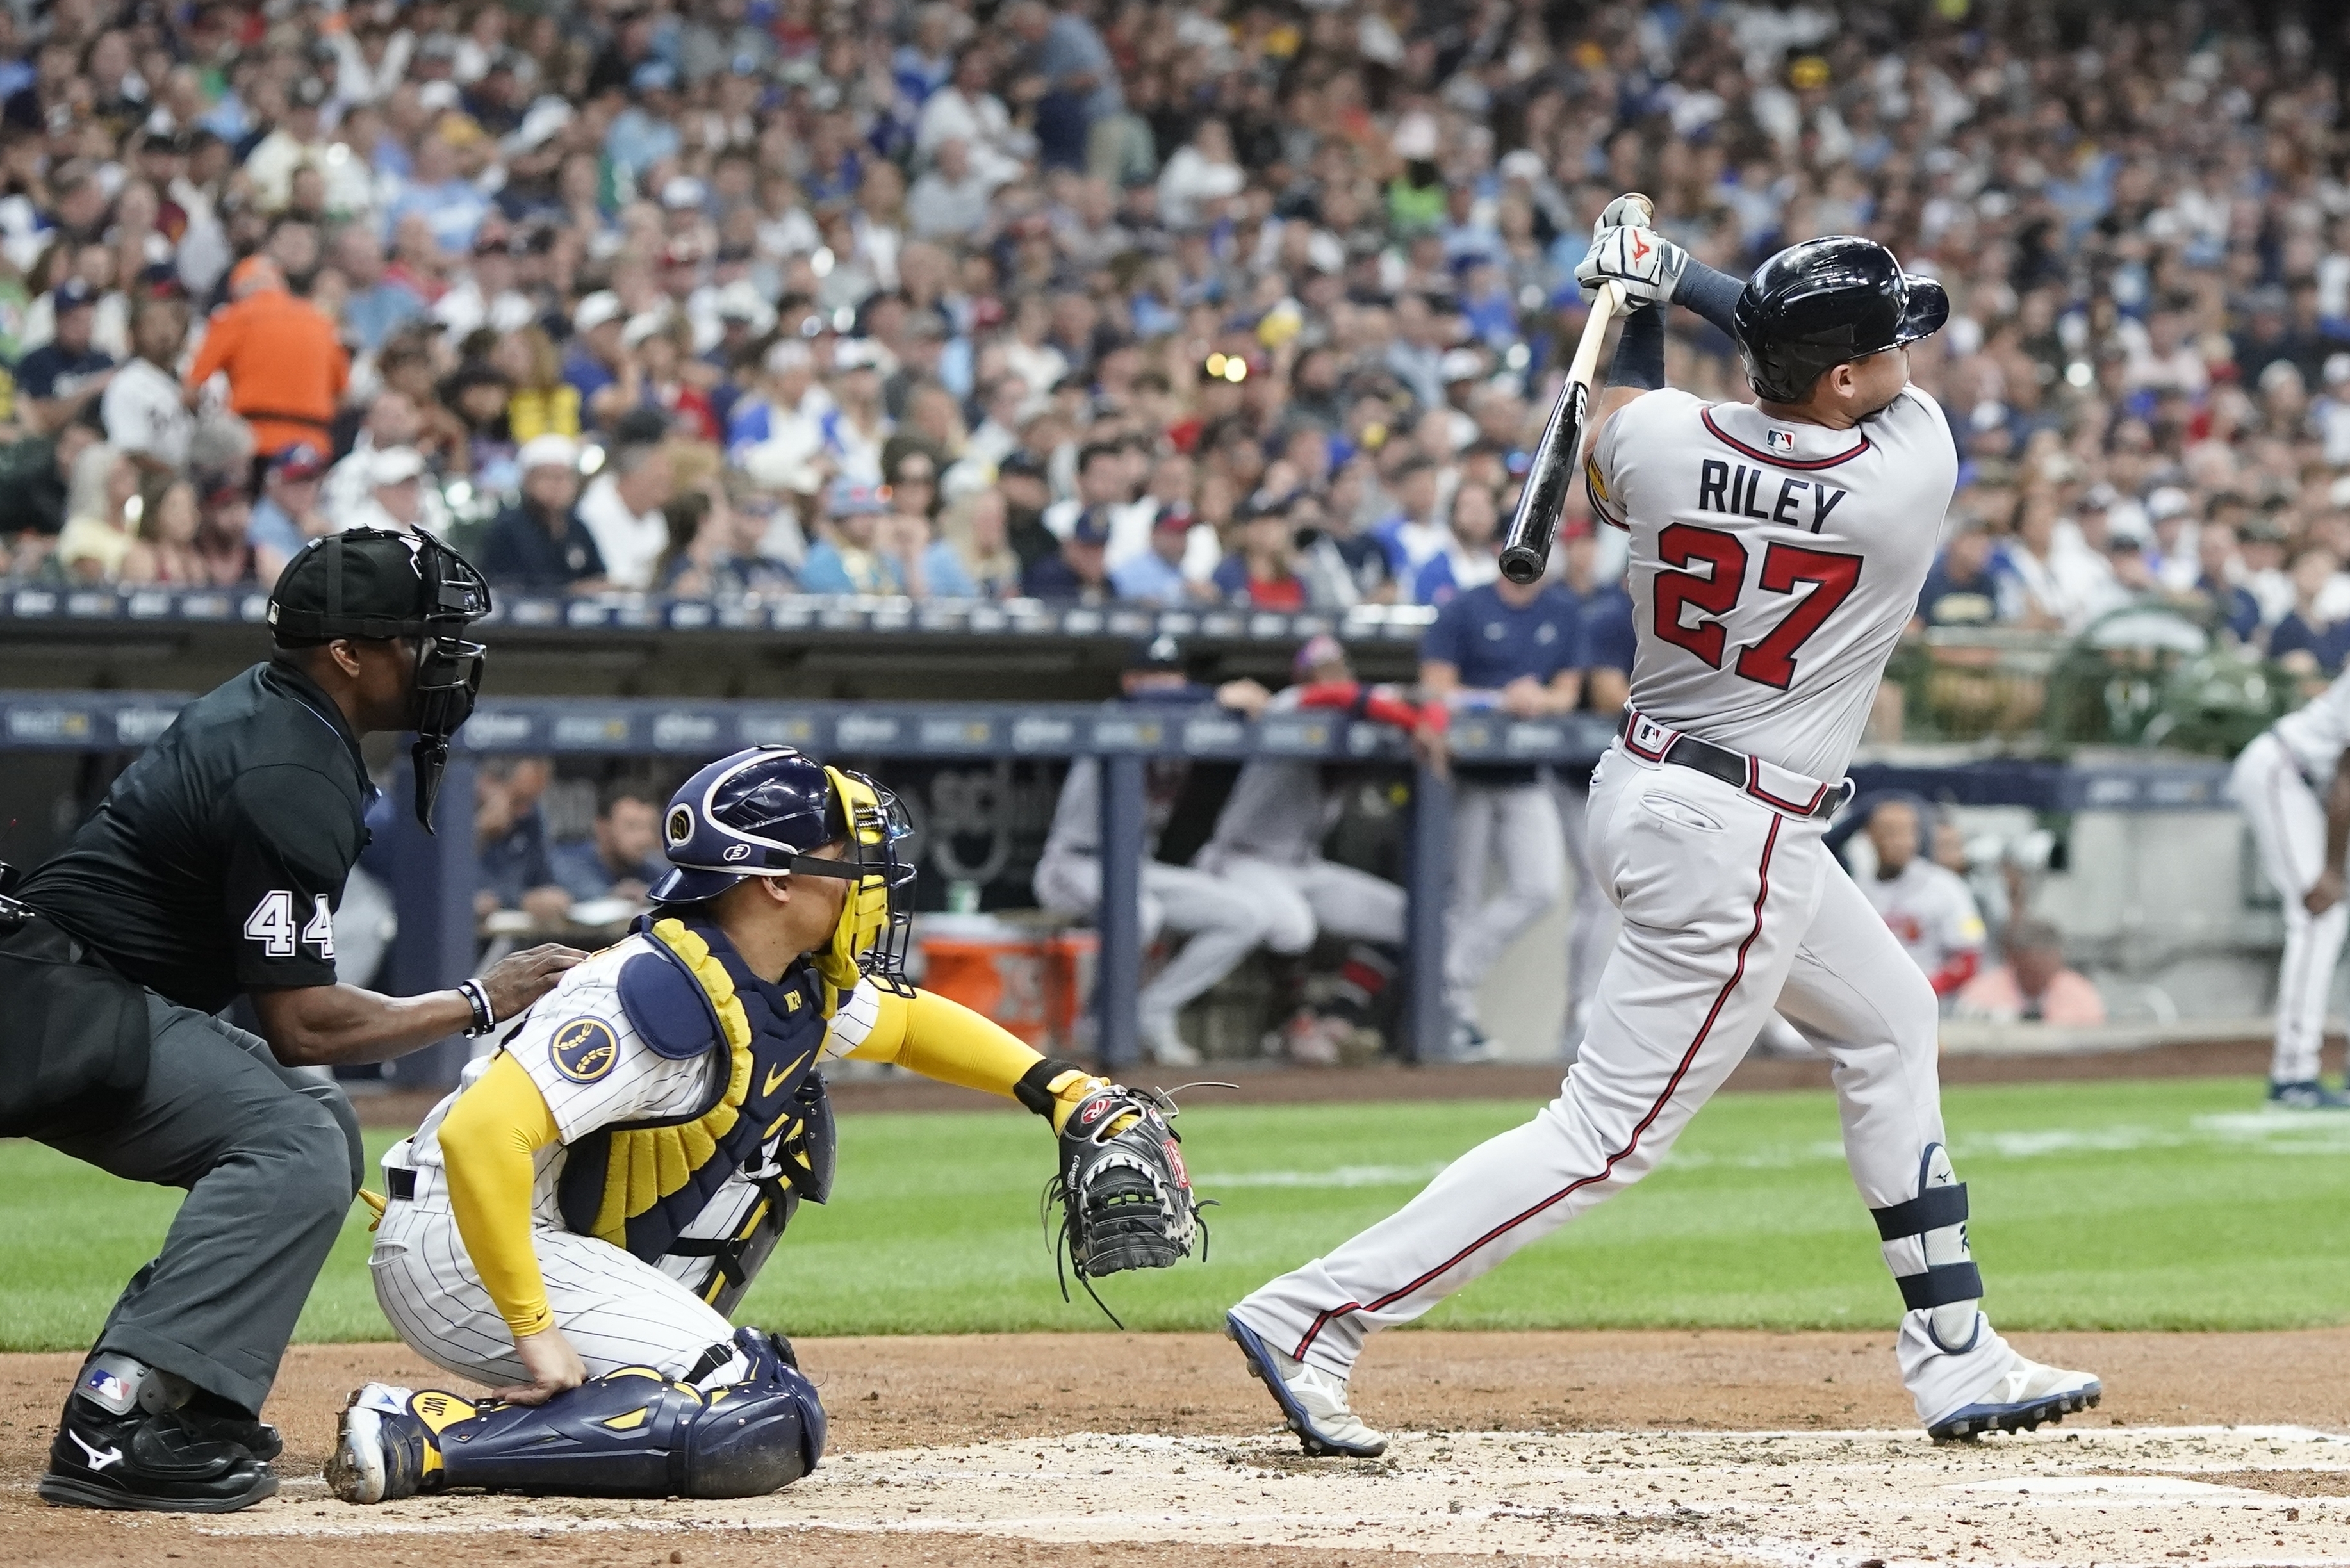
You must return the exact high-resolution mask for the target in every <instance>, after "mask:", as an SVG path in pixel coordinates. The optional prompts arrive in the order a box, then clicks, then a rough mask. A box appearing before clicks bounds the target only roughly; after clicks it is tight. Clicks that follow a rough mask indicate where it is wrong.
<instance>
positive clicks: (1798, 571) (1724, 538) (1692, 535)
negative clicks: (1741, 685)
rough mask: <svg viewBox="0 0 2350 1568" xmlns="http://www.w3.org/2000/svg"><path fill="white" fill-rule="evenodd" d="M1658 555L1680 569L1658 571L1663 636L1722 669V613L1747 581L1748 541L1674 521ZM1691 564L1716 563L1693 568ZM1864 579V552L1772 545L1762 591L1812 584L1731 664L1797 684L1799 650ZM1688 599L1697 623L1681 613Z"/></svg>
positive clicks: (1783, 685) (1783, 684)
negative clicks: (1703, 571) (1699, 569)
mask: <svg viewBox="0 0 2350 1568" xmlns="http://www.w3.org/2000/svg"><path fill="white" fill-rule="evenodd" d="M1657 556H1658V558H1659V560H1661V561H1662V562H1664V564H1665V565H1666V566H1677V567H1680V568H1682V569H1681V570H1679V571H1668V572H1659V573H1658V574H1657V582H1656V631H1657V635H1658V636H1659V637H1661V638H1663V639H1665V640H1666V641H1667V642H1669V643H1673V644H1675V645H1677V646H1679V647H1681V648H1686V649H1689V650H1690V652H1691V653H1694V654H1696V655H1697V656H1698V657H1699V658H1700V659H1704V660H1705V661H1706V663H1707V664H1708V665H1709V666H1711V668H1713V669H1715V670H1719V669H1721V658H1722V652H1723V648H1722V644H1723V642H1724V640H1725V634H1724V632H1723V631H1722V627H1721V619H1720V618H1721V617H1722V616H1726V615H1728V614H1729V613H1730V612H1731V609H1732V608H1734V607H1736V606H1737V603H1738V596H1739V594H1740V592H1741V591H1742V589H1743V588H1744V587H1745V586H1746V546H1745V545H1742V544H1740V543H1739V542H1738V538H1737V535H1732V534H1725V533H1723V532H1722V531H1721V529H1719V528H1699V527H1696V526H1694V525H1692V524H1687V523H1676V524H1672V525H1671V526H1670V527H1669V528H1667V529H1666V530H1665V531H1664V532H1663V533H1661V534H1659V535H1657ZM1690 566H1708V567H1711V572H1710V573H1706V574H1700V573H1698V572H1693V571H1690V570H1688V568H1689V567H1690ZM1859 581H1860V557H1859V556H1846V555H1843V554H1840V553H1838V552H1836V551H1834V550H1807V549H1804V547H1803V546H1802V545H1772V546H1771V547H1770V548H1769V549H1768V550H1766V551H1764V552H1763V578H1762V584H1761V586H1762V587H1763V591H1764V592H1766V593H1773V594H1792V593H1794V592H1795V591H1796V589H1797V588H1799V587H1803V586H1804V585H1806V584H1808V585H1810V587H1811V590H1812V591H1811V592H1810V593H1807V594H1805V595H1804V597H1802V598H1800V599H1797V600H1796V601H1795V602H1794V605H1793V606H1792V607H1790V608H1789V609H1788V611H1787V614H1786V616H1785V618H1783V619H1782V620H1781V621H1780V622H1779V624H1778V625H1777V626H1775V627H1773V628H1771V633H1770V635H1769V636H1767V637H1765V638H1763V639H1762V640H1761V641H1760V642H1757V643H1755V644H1754V646H1753V647H1752V648H1748V649H1741V650H1740V652H1739V655H1738V662H1737V663H1736V664H1735V665H1733V666H1732V667H1731V668H1733V669H1734V670H1736V671H1737V672H1738V673H1739V674H1740V675H1742V676H1744V677H1745V678H1746V679H1747V680H1755V681H1760V682H1761V683H1762V684H1763V685H1765V686H1774V687H1776V688H1778V689H1779V690H1780V691H1785V690H1786V689H1787V688H1788V687H1789V686H1791V685H1793V684H1794V680H1795V650H1796V649H1800V648H1802V647H1803V646H1804V643H1805V642H1807V641H1809V640H1810V639H1811V636H1812V634H1813V633H1814V632H1815V631H1817V630H1819V629H1820V628H1821V627H1822V626H1823V625H1825V623H1826V621H1827V618H1828V617H1830V616H1832V615H1834V614H1835V607H1836V606H1838V605H1840V604H1842V603H1844V601H1845V600H1846V598H1848V597H1851V594H1852V590H1853V587H1854V586H1855V585H1856V584H1857V583H1858V582H1859ZM1684 605H1687V606H1689V607H1690V608H1693V609H1695V610H1696V611H1697V612H1698V616H1699V620H1698V622H1697V624H1696V625H1695V626H1690V625H1689V624H1688V623H1687V622H1685V621H1683V620H1682V619H1681V607H1682V606H1684Z"/></svg>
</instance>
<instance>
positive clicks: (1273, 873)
mask: <svg viewBox="0 0 2350 1568" xmlns="http://www.w3.org/2000/svg"><path fill="white" fill-rule="evenodd" d="M1216 875H1217V876H1219V877H1222V878H1223V879H1224V880H1225V882H1227V883H1228V884H1230V885H1231V886H1232V888H1235V889H1236V890H1238V891H1239V892H1240V893H1241V894H1242V895H1243V897H1245V898H1247V899H1248V900H1249V902H1250V903H1252V904H1253V905H1254V906H1255V907H1256V910H1257V913H1258V915H1259V916H1260V918H1262V919H1263V921H1264V945H1265V946H1266V947H1268V948H1270V949H1272V950H1274V952H1277V953H1302V952H1304V951H1305V950H1306V949H1308V948H1310V947H1312V946H1313V945H1314V939H1315V937H1316V936H1318V935H1320V934H1321V933H1322V932H1324V931H1327V932H1329V933H1330V934H1331V935H1332V936H1334V937H1347V938H1351V939H1353V940H1357V941H1365V942H1385V943H1387V944H1388V945H1389V946H1395V945H1397V944H1399V943H1400V942H1401V941H1402V940H1403V917H1404V891H1403V889H1402V888H1399V887H1397V886H1396V885H1395V884H1394V883H1392V882H1390V881H1388V880H1387V879H1386V878H1385V877H1374V876H1372V875H1371V874H1370V873H1369V872H1367V871H1357V869H1355V867H1352V866H1336V865H1333V864H1331V863H1330V862H1329V861H1327V860H1325V859H1323V858H1322V857H1319V856H1315V857H1314V858H1312V859H1310V860H1306V861H1305V862H1303V863H1301V864H1298V865H1295V866H1291V865H1284V864H1283V863H1282V862H1280V861H1278V860H1259V859H1255V858H1253V857H1249V856H1244V855H1236V856H1233V857H1231V858H1229V859H1226V860H1224V861H1222V862H1221V863H1220V864H1219V865H1218V866H1217V867H1216Z"/></svg>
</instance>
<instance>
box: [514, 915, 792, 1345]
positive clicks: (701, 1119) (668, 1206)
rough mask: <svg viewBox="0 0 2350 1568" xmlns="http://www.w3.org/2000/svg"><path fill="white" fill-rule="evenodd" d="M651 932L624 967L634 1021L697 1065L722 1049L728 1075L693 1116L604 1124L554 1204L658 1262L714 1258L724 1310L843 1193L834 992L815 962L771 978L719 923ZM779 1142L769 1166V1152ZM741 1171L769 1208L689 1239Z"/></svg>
mask: <svg viewBox="0 0 2350 1568" xmlns="http://www.w3.org/2000/svg"><path fill="white" fill-rule="evenodd" d="M639 929H640V930H641V931H643V932H644V934H645V935H646V936H647V937H648V938H649V939H650V942H651V950H650V952H644V953H639V954H638V955H637V956H636V957H634V958H632V959H630V960H629V961H628V962H627V963H626V964H624V965H623V966H622V967H621V970H620V977H619V998H620V1007H621V1010H622V1011H623V1012H625V1013H627V1015H628V1019H629V1024H630V1025H631V1026H632V1027H633V1028H634V1029H635V1030H636V1032H637V1034H638V1037H639V1039H641V1040H642V1041H643V1042H644V1043H645V1044H646V1045H647V1046H649V1047H650V1048H651V1049H652V1050H653V1051H655V1052H658V1053H659V1054H661V1055H664V1056H669V1057H672V1058H675V1059H678V1060H685V1059H688V1058H691V1057H694V1056H700V1055H702V1054H707V1053H709V1052H710V1051H712V1049H713V1048H714V1049H715V1050H716V1051H717V1052H718V1053H720V1059H721V1060H722V1061H723V1063H724V1064H725V1067H726V1071H725V1072H724V1073H723V1075H713V1077H715V1078H716V1087H715V1090H714V1092H713V1094H712V1097H711V1099H710V1102H709V1103H708V1104H707V1105H705V1106H702V1108H701V1109H699V1110H697V1111H695V1112H693V1113H691V1114H690V1115H687V1116H674V1117H670V1118H667V1119H664V1120H660V1121H643V1122H628V1123H623V1124H619V1125H617V1126H613V1127H598V1128H597V1129H596V1130H595V1131H594V1132H592V1133H589V1134H587V1136H586V1137H582V1138H580V1139H579V1140H578V1141H577V1142H576V1143H574V1144H572V1145H571V1146H570V1149H569V1158H567V1161H566V1162H565V1165H564V1168H563V1175H562V1178H561V1179H560V1181H559V1183H558V1184H557V1188H556V1198H557V1201H558V1203H559V1205H560V1207H561V1209H562V1212H563V1222H564V1223H565V1224H566V1225H567V1226H568V1227H569V1228H570V1229H572V1230H573V1231H577V1232H579V1233H580V1234H582V1235H587V1236H594V1237H596V1238H597V1239H598V1240H599V1241H608V1242H610V1243H611V1244H612V1245H614V1246H616V1247H619V1248H621V1249H622V1250H624V1251H628V1252H629V1253H630V1254H632V1255H633V1256H635V1257H638V1258H640V1259H642V1260H643V1261H645V1262H649V1263H658V1262H660V1260H661V1259H662V1258H663V1257H665V1256H681V1257H711V1258H715V1259H716V1260H717V1261H718V1266H717V1268H716V1269H715V1270H713V1271H712V1279H711V1282H710V1285H709V1288H708V1289H707V1290H706V1291H705V1292H704V1293H703V1294H704V1297H705V1299H707V1300H709V1301H711V1302H712V1304H714V1305H717V1306H718V1307H719V1309H720V1310H721V1311H726V1310H728V1309H730V1308H731V1307H732V1306H733V1303H734V1302H735V1301H736V1300H739V1299H740V1297H741V1295H742V1293H743V1289H744V1288H746V1287H747V1286H748V1285H749V1283H750V1277H751V1274H752V1273H753V1272H755V1271H756V1270H757V1268H758V1265H759V1264H760V1263H761V1262H764V1261H765V1258H766V1255H767V1253H768V1252H770V1251H773V1250H774V1247H775V1240H776V1238H777V1237H779V1236H780V1235H781V1234H782V1231H783V1228H784V1225H785V1222H786V1221H787V1220H789V1219H790V1217H791V1212H792V1210H794V1209H795V1208H796V1207H797V1206H798V1203H799V1200H800V1199H802V1198H806V1199H808V1200H809V1201H811V1202H816V1203H821V1202H823V1201H824V1200H825V1198H826V1197H827V1194H829V1192H830V1191H831V1189H832V1165H833V1124H832V1107H831V1105H830V1103H829V1102H828V1101H827V1099H826V1097H825V1092H824V1079H823V1077H822V1076H821V1075H819V1074H817V1073H816V1071H815V1068H816V1055H817V1053H818V1052H819V1051H820V1050H821V1049H822V1047H823V1045H824V1037H825V1028H826V1017H825V1009H824V1004H823V989H822V987H821V986H820V985H819V984H818V982H817V981H816V977H815V975H814V974H813V973H812V972H811V971H809V970H808V969H807V968H806V966H805V965H795V966H794V967H793V969H792V970H791V971H790V972H789V973H787V974H786V975H785V977H784V980H783V982H782V983H781V984H775V985H771V984H768V983H767V982H766V981H762V980H760V979H759V978H758V977H757V976H756V975H754V974H753V973H751V971H750V970H749V969H748V967H746V966H745V965H744V964H743V961H742V959H741V958H739V957H738V956H737V955H736V954H735V952H734V950H733V945H732V944H730V943H729V942H728V941H727V940H726V939H725V937H724V935H723V934H722V933H721V932H719V931H718V930H717V929H715V928H714V927H707V926H702V925H700V924H698V923H697V924H696V925H693V926H689V925H687V924H685V923H684V922H683V921H681V920H679V919H660V920H657V921H649V922H647V923H645V924H641V925H640V926H639ZM713 1042H714V1043H715V1044H714V1047H713ZM776 1138H780V1139H781V1140H782V1141H781V1143H780V1144H779V1145H778V1147H777V1148H776V1152H775V1160H774V1162H773V1164H772V1165H770V1164H769V1162H768V1160H767V1158H766V1153H765V1149H766V1146H767V1144H768V1142H769V1141H770V1140H771V1139H776ZM738 1172H743V1173H747V1174H748V1175H749V1176H750V1177H751V1179H752V1180H753V1182H754V1185H755V1186H757V1187H758V1189H759V1190H760V1193H761V1196H762V1199H763V1201H762V1202H761V1203H759V1204H758V1205H756V1206H754V1209H753V1210H752V1212H751V1214H750V1215H749V1216H747V1217H746V1218H745V1219H744V1220H743V1223H742V1224H740V1225H739V1226H737V1227H735V1230H734V1233H733V1234H732V1235H731V1236H730V1237H728V1238H727V1239H725V1240H723V1241H705V1240H700V1239H685V1240H681V1232H682V1231H684V1230H685V1229H686V1228H687V1227H688V1226H690V1225H691V1224H692V1223H693V1221H694V1220H695V1219H696V1218H697V1217H698V1216H699V1215H700V1214H701V1213H702V1210H703V1208H704V1207H705V1206H706V1205H707V1204H708V1203H709V1202H710V1200H711V1199H712V1197H713V1196H714V1195H715V1194H716V1193H717V1191H718V1189H720V1188H721V1187H723V1185H724V1184H725V1183H726V1181H727V1179H729V1178H731V1177H733V1176H734V1175H735V1174H736V1173H738Z"/></svg>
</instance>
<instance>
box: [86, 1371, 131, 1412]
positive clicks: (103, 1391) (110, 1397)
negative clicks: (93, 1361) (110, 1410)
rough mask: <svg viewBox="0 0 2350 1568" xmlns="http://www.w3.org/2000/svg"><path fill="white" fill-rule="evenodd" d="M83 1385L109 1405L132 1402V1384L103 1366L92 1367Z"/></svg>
mask: <svg viewBox="0 0 2350 1568" xmlns="http://www.w3.org/2000/svg"><path fill="white" fill-rule="evenodd" d="M82 1386H83V1387H85V1388H87V1389H88V1390H89V1391H90V1393H91V1394H93V1395H95V1396H96V1397H98V1398H99V1399H101V1400H103V1401H105V1402H106V1403H107V1404H109V1406H113V1405H128V1404H129V1403H130V1385H129V1384H127V1383H125V1382H123V1381H122V1379H121V1378H120V1377H118V1376H115V1375H114V1374H113V1373H111V1372H109V1371H108V1370H107V1369H106V1368H104V1367H103V1366H93V1367H91V1368H90V1372H89V1376H88V1380H87V1381H85V1382H84V1383H83V1385H82Z"/></svg>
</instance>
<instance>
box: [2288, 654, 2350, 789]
mask: <svg viewBox="0 0 2350 1568" xmlns="http://www.w3.org/2000/svg"><path fill="white" fill-rule="evenodd" d="M2276 737H2277V739H2278V740H2280V741H2282V742H2284V749H2285V750H2286V751H2287V752H2289V753H2292V755H2293V761H2294V762H2295V763H2299V764H2300V765H2301V771H2302V774H2303V776H2305V777H2307V778H2308V779H2309V780H2310V781H2311V782H2312V783H2313V784H2315V785H2318V786H2321V787H2322V786H2323V785H2324V784H2325V783H2326V781H2327V780H2329V779H2331V778H2333V776H2334V763H2335V762H2336V761H2338V760H2339V759H2340V757H2341V755H2342V752H2343V748H2345V746H2350V670H2344V671H2343V672H2342V673H2341V674H2340V675H2338V676H2336V677H2334V684H2333V685H2331V686H2328V687H2327V688H2326V689H2325V690H2324V691H2321V692H2319V693H2318V694H2317V695H2316V696H2314V697H2313V698H2311V699H2310V700H2309V701H2306V702H2304V703H2303V704H2302V705H2301V706H2300V707H2298V708H2296V709H2294V710H2293V711H2292V712H2290V713H2287V714H2286V715H2285V716H2284V717H2283V718H2282V719H2279V720H2278V721H2277V722H2276Z"/></svg>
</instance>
